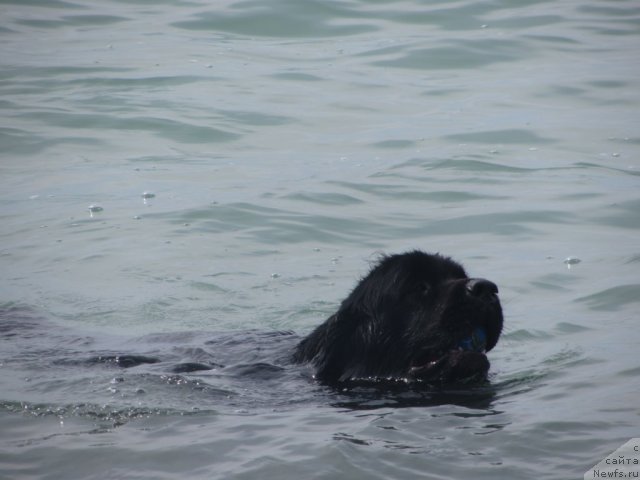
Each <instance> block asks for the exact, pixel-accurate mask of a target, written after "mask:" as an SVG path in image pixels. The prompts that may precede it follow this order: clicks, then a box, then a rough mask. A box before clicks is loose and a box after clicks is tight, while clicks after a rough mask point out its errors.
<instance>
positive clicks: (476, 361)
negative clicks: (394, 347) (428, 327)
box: [409, 327, 489, 383]
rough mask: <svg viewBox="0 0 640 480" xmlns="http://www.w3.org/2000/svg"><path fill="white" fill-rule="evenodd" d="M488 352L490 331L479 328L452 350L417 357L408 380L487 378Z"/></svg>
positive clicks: (441, 380) (441, 381)
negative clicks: (488, 334)
mask: <svg viewBox="0 0 640 480" xmlns="http://www.w3.org/2000/svg"><path fill="white" fill-rule="evenodd" d="M486 350H487V332H486V330H485V329H484V328H482V327H476V328H475V329H474V330H473V331H472V332H471V334H470V335H469V336H467V337H464V338H462V339H461V340H460V341H458V343H457V344H456V345H455V346H454V347H453V348H450V349H449V350H446V351H444V352H442V351H440V352H428V353H427V354H426V355H422V356H420V357H418V358H417V359H416V361H415V362H414V363H413V364H412V365H411V367H410V369H409V377H410V378H413V379H418V380H423V381H427V382H439V383H443V382H455V381H461V380H467V379H473V378H486V375H487V372H488V371H489V360H488V359H487V356H486Z"/></svg>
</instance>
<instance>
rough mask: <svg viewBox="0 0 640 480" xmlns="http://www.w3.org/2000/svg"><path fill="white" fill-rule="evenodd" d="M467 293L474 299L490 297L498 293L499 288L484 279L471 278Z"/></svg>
mask: <svg viewBox="0 0 640 480" xmlns="http://www.w3.org/2000/svg"><path fill="white" fill-rule="evenodd" d="M467 291H468V292H469V294H470V295H472V296H474V297H490V296H491V295H496V294H497V293H498V286H497V285H496V284H495V283H493V282H490V281H489V280H485V279H484V278H470V279H469V281H468V282H467Z"/></svg>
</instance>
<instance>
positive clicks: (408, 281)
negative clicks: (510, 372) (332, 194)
mask: <svg viewBox="0 0 640 480" xmlns="http://www.w3.org/2000/svg"><path fill="white" fill-rule="evenodd" d="M502 323H503V319H502V308H501V306H500V300H499V299H498V287H497V286H496V285H495V284H494V283H492V282H490V281H489V280H485V279H482V278H469V277H468V276H467V274H466V273H465V271H464V269H463V268H462V266H461V265H460V264H458V263H456V262H454V261H453V260H451V259H450V258H447V257H443V256H441V255H433V254H428V253H424V252H420V251H413V252H408V253H403V254H399V255H390V256H386V257H383V258H382V260H381V261H380V262H379V263H378V264H377V265H376V266H374V267H373V269H372V270H371V271H370V272H369V274H368V275H366V276H365V277H364V278H363V279H362V280H361V281H360V282H359V283H358V285H356V287H355V288H354V289H353V291H352V292H351V293H350V294H349V296H348V297H347V298H346V299H345V300H344V301H343V302H342V304H341V305H340V308H339V309H338V311H337V312H336V313H334V314H333V315H331V316H330V317H329V318H328V319H327V320H326V321H325V322H324V323H322V324H321V325H319V326H318V327H316V329H315V330H313V332H311V334H309V335H308V336H307V337H306V338H304V339H303V340H302V341H301V342H300V343H299V344H298V345H297V347H296V350H295V353H294V360H295V361H296V362H299V363H302V362H310V363H311V364H312V365H313V367H315V372H316V373H315V378H316V379H317V380H319V381H321V382H323V383H327V384H344V383H349V382H360V381H366V382H368V381H373V382H377V381H388V380H391V381H398V380H400V381H408V382H413V381H417V382H424V383H426V384H429V385H439V384H445V383H455V382H467V381H482V380H486V377H487V372H488V370H489V360H487V356H486V352H488V351H490V350H491V349H492V348H493V347H495V345H496V343H497V342H498V338H499V337H500V333H501V331H502Z"/></svg>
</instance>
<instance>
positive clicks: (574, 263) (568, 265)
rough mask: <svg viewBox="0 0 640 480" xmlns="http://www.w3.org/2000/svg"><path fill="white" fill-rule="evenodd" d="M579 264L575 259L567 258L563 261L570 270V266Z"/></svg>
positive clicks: (577, 259) (578, 260)
mask: <svg viewBox="0 0 640 480" xmlns="http://www.w3.org/2000/svg"><path fill="white" fill-rule="evenodd" d="M580 262H581V260H580V259H579V258H577V257H567V258H565V259H564V264H565V265H566V266H567V268H571V265H577V264H578V263H580Z"/></svg>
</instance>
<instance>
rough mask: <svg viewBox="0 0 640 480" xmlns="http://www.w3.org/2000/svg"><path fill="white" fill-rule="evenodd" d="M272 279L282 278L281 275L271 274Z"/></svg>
mask: <svg viewBox="0 0 640 480" xmlns="http://www.w3.org/2000/svg"><path fill="white" fill-rule="evenodd" d="M271 278H280V274H279V273H272V274H271Z"/></svg>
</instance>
